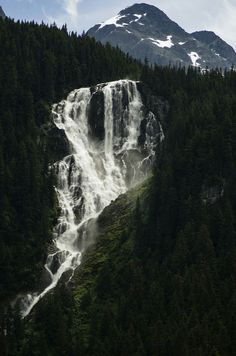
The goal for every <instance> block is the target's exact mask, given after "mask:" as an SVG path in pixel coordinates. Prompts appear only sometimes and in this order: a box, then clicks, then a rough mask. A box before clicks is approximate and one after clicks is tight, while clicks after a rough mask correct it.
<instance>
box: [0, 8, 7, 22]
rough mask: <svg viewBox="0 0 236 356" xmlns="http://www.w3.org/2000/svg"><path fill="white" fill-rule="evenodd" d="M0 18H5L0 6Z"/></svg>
mask: <svg viewBox="0 0 236 356" xmlns="http://www.w3.org/2000/svg"><path fill="white" fill-rule="evenodd" d="M0 17H1V18H3V19H5V18H6V15H5V12H4V11H3V9H2V7H1V6H0Z"/></svg>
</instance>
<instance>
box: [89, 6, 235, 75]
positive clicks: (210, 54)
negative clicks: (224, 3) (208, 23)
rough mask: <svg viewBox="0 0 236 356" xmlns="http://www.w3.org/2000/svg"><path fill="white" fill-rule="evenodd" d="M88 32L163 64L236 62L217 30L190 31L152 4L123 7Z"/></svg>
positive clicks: (224, 66) (201, 65)
mask: <svg viewBox="0 0 236 356" xmlns="http://www.w3.org/2000/svg"><path fill="white" fill-rule="evenodd" d="M88 35H89V36H91V37H94V38H95V39H96V40H98V41H101V42H102V43H106V42H109V43H110V44H112V45H113V46H118V47H120V49H122V50H123V51H124V52H126V53H129V54H130V55H132V56H133V57H135V58H138V59H141V60H142V61H144V60H145V58H147V59H148V60H149V62H151V63H157V64H159V65H169V64H172V65H184V66H190V65H192V66H195V67H201V68H206V67H208V68H215V67H221V68H226V67H227V68H229V67H231V66H232V65H235V64H236V53H235V51H234V49H233V48H232V47H231V46H229V45H228V44H227V43H226V42H225V41H223V40H222V39H221V38H220V37H218V36H217V35H216V34H215V33H214V32H209V31H201V32H194V33H192V34H190V33H187V32H186V31H185V30H184V29H182V28H181V27H180V26H179V25H178V24H177V23H175V22H174V21H172V20H171V19H169V18H168V16H166V14H165V13H164V12H162V11H161V10H159V9H158V8H156V7H155V6H152V5H148V4H135V5H133V6H130V7H128V8H126V9H124V10H122V11H121V12H120V13H119V14H118V15H117V16H116V17H114V18H113V19H110V20H108V21H106V22H104V23H102V24H98V25H95V26H94V27H92V28H91V29H90V30H89V31H88Z"/></svg>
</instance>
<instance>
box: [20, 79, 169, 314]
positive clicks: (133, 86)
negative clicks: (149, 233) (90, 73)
mask: <svg viewBox="0 0 236 356" xmlns="http://www.w3.org/2000/svg"><path fill="white" fill-rule="evenodd" d="M147 98H148V92H147V88H145V86H144V85H143V84H141V83H139V82H134V81H131V80H127V79H124V80H119V81H115V82H109V83H101V84H98V85H96V86H94V87H91V88H81V89H78V90H74V91H73V92H71V93H70V94H69V96H68V97H67V99H66V100H63V101H61V102H60V103H58V104H55V105H54V106H53V109H52V118H53V123H52V124H51V125H49V127H47V128H44V129H45V130H47V132H48V135H49V138H51V140H52V144H51V145H49V151H50V156H51V157H61V156H63V155H64V157H62V158H59V160H58V161H56V162H55V163H54V164H53V165H51V168H52V169H53V168H54V172H55V175H56V177H57V185H56V187H55V189H56V193H57V197H58V204H59V207H60V216H59V218H58V224H57V226H56V227H55V231H54V236H55V239H54V247H53V248H52V251H50V253H49V255H48V257H47V261H46V264H45V268H46V273H47V276H46V277H48V278H45V276H44V280H45V281H46V285H45V286H44V287H43V288H41V290H38V291H37V292H35V293H32V294H28V295H27V296H25V297H23V298H21V301H20V304H21V310H22V315H23V316H27V315H28V314H29V313H30V311H31V309H32V308H33V307H34V305H36V304H37V303H38V301H39V300H40V299H41V298H42V297H44V296H45V295H46V294H47V293H48V292H49V291H50V290H52V289H53V288H55V287H56V285H57V283H58V282H59V280H61V278H62V279H63V280H64V279H67V280H69V279H70V278H72V277H73V274H74V271H75V270H76V268H77V267H78V266H79V265H80V263H81V258H82V256H83V254H84V252H85V250H86V249H87V248H88V246H89V245H90V244H91V236H93V237H94V234H90V233H89V231H90V230H91V228H92V229H93V227H91V221H93V220H96V218H97V217H98V216H99V214H100V213H101V212H102V211H103V209H104V208H105V207H107V206H109V205H110V203H111V202H112V201H114V200H115V199H116V198H117V197H118V196H119V195H121V194H123V193H125V192H126V191H127V190H129V189H130V188H132V187H133V186H135V185H137V184H138V183H140V182H142V181H143V180H144V179H145V178H146V177H147V176H148V175H149V174H150V169H151V168H152V164H153V162H154V157H155V154H156V152H157V150H158V147H159V144H160V143H161V142H162V140H163V139H164V133H163V130H162V125H161V119H162V117H163V115H165V110H167V105H166V104H165V103H164V102H162V101H161V100H160V99H158V98H154V97H153V98H152V99H151V100H150V101H148V99H147ZM60 142H61V145H60ZM53 147H55V151H57V150H59V152H58V154H56V152H55V151H54V148H53ZM53 153H54V154H53Z"/></svg>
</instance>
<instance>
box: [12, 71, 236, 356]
mask: <svg viewBox="0 0 236 356" xmlns="http://www.w3.org/2000/svg"><path fill="white" fill-rule="evenodd" d="M142 78H143V80H145V81H146V82H147V83H149V86H150V88H151V89H152V91H151V92H152V93H154V94H157V95H158V94H159V93H160V92H162V93H163V95H164V96H165V97H166V98H168V99H169V102H170V111H169V112H168V115H167V118H166V120H165V121H166V130H165V133H166V135H165V140H164V141H163V142H164V144H163V146H162V147H161V150H160V151H159V155H158V156H157V165H156V170H155V171H154V175H153V177H151V178H150V179H149V180H147V181H146V182H145V183H144V184H142V185H140V186H137V187H136V188H135V189H134V190H131V191H130V192H128V194H125V195H121V196H120V197H119V198H118V199H116V200H115V201H114V202H112V203H111V205H110V206H108V207H106V208H105V209H104V210H103V212H102V214H101V215H100V216H99V218H98V220H97V224H96V229H95V230H94V233H95V235H96V244H95V245H93V246H92V247H91V248H90V249H89V250H87V253H86V254H85V255H84V259H83V261H82V265H81V266H80V268H79V269H78V270H77V272H76V274H75V278H74V279H73V280H72V281H71V283H69V284H67V286H65V285H64V283H62V284H61V286H60V287H59V288H58V289H57V290H55V291H54V293H53V294H50V295H48V296H47V297H46V298H45V299H43V300H42V301H41V302H40V303H39V304H38V306H37V307H36V308H35V310H34V311H33V313H32V315H31V316H30V317H29V319H28V320H25V324H24V328H25V331H24V332H23V335H24V336H23V337H22V336H21V339H20V343H19V344H20V346H19V348H18V352H17V353H16V355H17V356H18V355H19V356H28V355H29V354H30V355H35V356H37V355H52V356H64V355H72V356H77V355H82V356H87V355H89V356H90V355H91V356H101V355H104V356H110V355H114V356H120V355H122V356H130V355H137V356H150V355H152V356H159V355H173V356H188V355H196V356H209V355H212V356H217V355H227V356H231V355H232V356H233V355H235V346H236V341H235V340H236V338H235V325H236V313H235V311H236V291H235V268H236V262H235V261H236V259H235V256H236V239H235V236H236V229H235V226H236V203H235V202H236V199H235V197H236V183H235V182H236V179H235V176H236V168H235V158H236V144H235V142H236V141H235V138H236V125H235V117H236V116H235V114H236V98H235V94H234V93H235V83H236V81H235V79H236V73H235V72H233V71H230V72H228V73H226V75H225V77H224V78H223V77H222V75H220V74H219V73H217V72H216V71H215V72H214V73H207V74H205V75H202V74H200V73H196V71H194V70H193V69H189V70H188V71H187V73H186V71H185V70H184V69H182V70H180V69H178V70H171V69H169V68H158V67H157V68H155V69H154V70H152V69H151V68H148V67H147V68H146V69H145V70H144V72H143V76H142ZM17 327H18V329H17V328H16V330H15V331H14V332H15V334H13V335H15V337H16V339H17V337H18V338H19V336H18V335H22V330H20V329H19V323H18V324H17ZM9 340H11V339H10V337H9ZM22 340H24V342H22Z"/></svg>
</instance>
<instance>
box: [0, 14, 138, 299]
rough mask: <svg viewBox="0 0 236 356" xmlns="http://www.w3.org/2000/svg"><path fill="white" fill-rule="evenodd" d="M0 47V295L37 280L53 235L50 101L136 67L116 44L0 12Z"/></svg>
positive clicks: (130, 72) (133, 72)
mask: <svg viewBox="0 0 236 356" xmlns="http://www.w3.org/2000/svg"><path fill="white" fill-rule="evenodd" d="M0 48H1V51H0V206H1V210H0V236H1V239H0V246H1V248H0V251H1V253H0V300H3V298H5V297H9V296H14V295H16V293H17V292H18V291H21V292H22V291H24V290H27V289H32V287H34V284H35V282H37V280H38V276H39V271H40V270H41V269H42V266H43V264H44V262H45V254H46V249H47V248H46V244H47V243H49V242H50V240H51V238H52V227H53V224H54V223H55V219H56V217H57V211H56V199H55V196H54V189H53V184H54V182H53V176H52V174H50V172H49V169H48V167H49V163H51V162H52V161H53V159H54V157H52V156H53V154H54V153H53V152H52V151H53V146H54V145H55V142H48V137H47V130H48V129H49V127H48V126H50V125H49V118H50V111H51V104H52V103H53V102H55V101H58V100H59V99H62V98H63V97H64V96H65V95H66V94H67V93H68V92H69V91H70V90H72V89H75V88H79V87H82V86H86V85H87V86H88V85H92V84H96V83H98V82H104V81H107V80H112V79H114V80H115V79H118V78H122V77H126V76H129V75H130V76H132V75H133V76H138V74H139V71H140V69H139V65H138V64H137V63H136V62H135V61H134V60H131V59H130V58H129V57H127V56H126V55H124V54H123V53H122V52H121V51H119V50H115V49H112V48H111V47H110V46H106V47H103V46H102V45H100V44H96V43H95V41H94V40H92V39H90V38H87V37H85V36H82V37H78V36H77V35H76V34H74V33H71V34H68V33H67V30H66V28H65V27H64V28H63V30H58V29H57V28H56V27H54V26H52V27H50V28H49V27H47V26H45V25H41V26H38V25H35V24H33V23H30V24H29V23H14V22H13V21H11V20H5V21H3V20H1V19H0ZM95 64H96V65H95ZM48 144H50V147H49V145H48ZM59 149H60V147H59Z"/></svg>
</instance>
